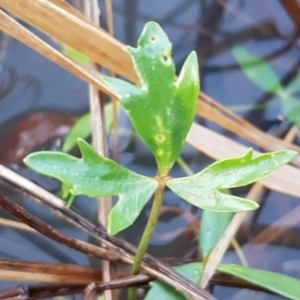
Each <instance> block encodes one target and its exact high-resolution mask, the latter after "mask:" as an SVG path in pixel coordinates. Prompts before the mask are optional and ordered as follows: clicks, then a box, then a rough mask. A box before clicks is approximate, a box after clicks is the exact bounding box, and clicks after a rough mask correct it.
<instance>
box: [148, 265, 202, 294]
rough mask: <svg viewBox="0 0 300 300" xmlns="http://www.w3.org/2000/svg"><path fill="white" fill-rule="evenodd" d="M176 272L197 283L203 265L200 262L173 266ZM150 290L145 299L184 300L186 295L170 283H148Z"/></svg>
mask: <svg viewBox="0 0 300 300" xmlns="http://www.w3.org/2000/svg"><path fill="white" fill-rule="evenodd" d="M174 269H175V270H176V271H177V272H178V273H180V274H181V275H183V276H185V277H186V278H188V279H190V280H191V281H192V282H194V283H197V282H198V281H199V280H200V277H201V276H202V271H203V266H202V264H201V263H190V264H186V265H182V266H179V267H175V268H174ZM150 286H151V288H150V290H149V292H148V293H147V296H146V298H145V300H170V299H172V300H186V299H188V298H187V297H186V296H184V295H183V294H181V293H180V292H178V291H176V290H175V289H174V288H173V287H171V286H170V285H168V284H166V283H164V282H161V281H154V282H151V283H150Z"/></svg>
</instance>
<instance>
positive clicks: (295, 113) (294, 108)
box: [280, 97, 300, 126]
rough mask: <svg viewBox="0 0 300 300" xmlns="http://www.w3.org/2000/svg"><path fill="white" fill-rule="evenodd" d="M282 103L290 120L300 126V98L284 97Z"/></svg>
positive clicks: (283, 109)
mask: <svg viewBox="0 0 300 300" xmlns="http://www.w3.org/2000/svg"><path fill="white" fill-rule="evenodd" d="M280 103H281V108H282V111H283V113H284V115H285V116H286V118H287V119H288V121H289V122H291V123H293V124H295V125H297V126H300V99H299V98H294V97H289V98H283V99H282V100H281V102H280Z"/></svg>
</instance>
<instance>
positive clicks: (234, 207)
mask: <svg viewBox="0 0 300 300" xmlns="http://www.w3.org/2000/svg"><path fill="white" fill-rule="evenodd" d="M295 155H296V152H294V151H289V150H287V151H278V152H272V153H266V154H261V155H258V156H257V157H255V158H253V150H252V149H250V150H249V151H248V152H247V153H246V154H245V155H244V156H241V157H237V158H229V159H224V160H221V161H218V162H215V163H213V164H211V165H210V166H208V167H207V168H205V169H204V170H203V171H201V172H199V173H197V174H195V175H193V176H190V177H185V178H177V179H172V178H171V179H169V180H168V181H167V186H168V187H169V188H170V189H171V190H172V191H173V192H175V193H176V194H178V195H179V196H180V197H182V198H183V199H185V200H186V201H187V202H190V203H191V204H193V205H195V206H196V207H199V208H202V209H207V210H212V211H219V212H236V211H247V210H253V209H256V208H257V207H258V204H257V203H256V202H253V201H251V200H247V199H244V198H239V197H236V196H232V195H226V194H224V193H222V189H228V188H234V187H239V186H245V185H248V184H250V183H253V182H255V181H257V180H260V179H263V178H265V177H267V176H268V175H269V173H270V172H272V171H273V170H275V169H277V168H278V167H280V166H281V165H283V164H286V163H288V162H289V161H291V160H292V159H293V158H294V157H295Z"/></svg>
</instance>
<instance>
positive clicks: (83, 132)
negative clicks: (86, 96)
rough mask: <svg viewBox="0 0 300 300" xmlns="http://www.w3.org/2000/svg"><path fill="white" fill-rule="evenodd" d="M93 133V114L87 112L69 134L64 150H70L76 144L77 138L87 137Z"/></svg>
mask: <svg viewBox="0 0 300 300" xmlns="http://www.w3.org/2000/svg"><path fill="white" fill-rule="evenodd" d="M91 133H92V126H91V114H90V113H87V114H85V115H83V116H82V117H80V118H79V119H78V120H77V122H76V123H75V125H74V126H73V127H72V129H71V130H70V132H69V134H68V135H67V137H66V139H65V141H64V143H63V146H62V151H63V152H70V151H71V150H72V149H73V148H74V147H75V146H76V145H77V139H78V138H82V139H87V138H88V137H89V136H90V135H91Z"/></svg>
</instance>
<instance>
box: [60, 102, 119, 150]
mask: <svg viewBox="0 0 300 300" xmlns="http://www.w3.org/2000/svg"><path fill="white" fill-rule="evenodd" d="M104 114H105V128H106V133H109V132H110V130H111V128H112V124H113V105H112V103H111V102H110V103H107V104H105V106H104ZM91 122H92V121H91V114H90V113H87V114H85V115H83V116H82V117H80V118H79V119H78V120H77V122H76V123H75V125H74V126H73V128H72V129H71V131H70V132H69V134H68V136H67V137H66V139H65V142H64V144H63V146H62V151H63V152H70V151H71V150H72V149H73V148H74V147H75V146H76V145H77V139H78V138H82V139H87V138H88V137H89V136H90V135H91V134H92V126H91Z"/></svg>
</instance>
